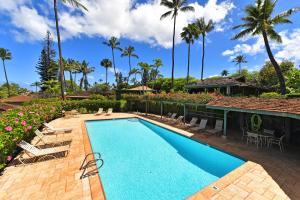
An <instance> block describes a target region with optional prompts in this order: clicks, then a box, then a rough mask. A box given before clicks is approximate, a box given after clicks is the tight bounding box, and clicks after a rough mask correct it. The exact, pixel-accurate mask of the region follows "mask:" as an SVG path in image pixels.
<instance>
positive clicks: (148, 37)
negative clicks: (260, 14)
mask: <svg viewBox="0 0 300 200" xmlns="http://www.w3.org/2000/svg"><path fill="white" fill-rule="evenodd" d="M3 1H5V2H3ZM1 2H2V3H1ZM12 2H13V1H9V3H8V4H7V0H0V10H5V11H7V12H6V13H8V15H9V16H10V18H11V23H12V24H13V25H14V27H15V28H16V29H14V32H15V35H16V37H17V39H18V40H21V36H23V38H24V39H25V38H26V39H27V38H28V37H29V38H30V39H31V40H41V39H42V38H43V35H42V34H41V33H43V34H45V32H46V31H47V30H48V29H50V30H51V32H53V33H55V31H54V21H53V20H49V19H48V17H47V13H46V12H43V13H38V12H37V9H36V8H34V6H32V5H31V3H30V2H31V1H30V0H16V1H14V2H13V3H12ZM81 2H82V3H83V4H84V5H85V6H86V7H87V8H88V12H86V11H83V13H79V12H78V11H77V10H75V9H73V8H70V7H69V6H68V7H67V8H66V7H64V9H60V13H59V17H60V26H61V32H62V39H64V40H65V39H69V38H73V37H79V36H80V35H87V36H90V37H93V36H102V37H110V36H116V37H126V38H129V39H132V40H135V41H141V42H146V43H149V44H151V45H160V46H163V47H166V48H169V47H171V44H172V26H173V23H172V19H171V18H167V19H164V20H160V16H161V15H162V14H163V13H164V12H166V11H167V9H166V8H165V7H163V6H160V0H148V1H147V2H145V3H136V0H122V1H120V0H110V1H106V0H82V1H81ZM1 4H2V5H1ZM190 5H192V6H194V8H195V12H189V13H179V16H178V20H177V27H176V29H177V33H176V43H179V42H181V39H180V36H179V35H180V30H182V28H183V27H184V26H186V25H187V24H188V23H189V22H191V21H194V20H195V19H197V18H199V17H203V16H204V17H205V18H206V19H207V20H208V19H212V20H213V21H214V22H215V23H216V26H217V29H216V31H223V30H224V28H223V25H224V22H223V20H224V19H225V18H226V16H227V15H228V13H229V12H230V11H231V10H232V9H233V8H234V5H233V3H232V2H231V1H230V0H226V1H222V2H221V3H218V2H217V0H209V1H208V2H207V3H206V4H205V5H200V4H199V3H198V2H194V3H192V4H190ZM40 6H41V5H37V7H40ZM49 9H52V8H49ZM20 14H21V16H20ZM31 24H32V25H31ZM37 24H38V25H39V26H40V27H39V28H38V29H37V26H36V25H37ZM24 33H25V34H24Z"/></svg>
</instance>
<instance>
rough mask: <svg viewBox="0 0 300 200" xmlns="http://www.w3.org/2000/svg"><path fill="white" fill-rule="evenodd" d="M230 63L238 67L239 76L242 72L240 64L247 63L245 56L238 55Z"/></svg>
mask: <svg viewBox="0 0 300 200" xmlns="http://www.w3.org/2000/svg"><path fill="white" fill-rule="evenodd" d="M232 62H235V64H236V65H238V66H239V74H240V73H241V70H242V63H247V62H248V61H247V60H246V56H244V55H238V56H236V57H235V58H234V59H233V60H232Z"/></svg>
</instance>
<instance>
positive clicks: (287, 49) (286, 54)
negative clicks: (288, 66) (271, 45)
mask: <svg viewBox="0 0 300 200" xmlns="http://www.w3.org/2000/svg"><path fill="white" fill-rule="evenodd" d="M280 35H281V37H282V44H280V45H279V46H278V51H277V53H276V54H275V57H276V58H277V59H279V60H283V59H287V60H292V61H294V62H297V63H300V29H299V28H298V29H294V30H293V31H291V32H288V31H283V32H281V33H280Z"/></svg>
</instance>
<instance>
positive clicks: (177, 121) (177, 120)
mask: <svg viewBox="0 0 300 200" xmlns="http://www.w3.org/2000/svg"><path fill="white" fill-rule="evenodd" d="M183 118H184V116H179V117H178V118H177V119H173V123H174V124H176V123H178V124H182V123H183Z"/></svg>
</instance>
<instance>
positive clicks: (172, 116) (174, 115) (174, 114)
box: [169, 113, 177, 120]
mask: <svg viewBox="0 0 300 200" xmlns="http://www.w3.org/2000/svg"><path fill="white" fill-rule="evenodd" d="M176 115H177V113H173V114H172V115H171V117H170V118H169V120H174V119H175V117H176Z"/></svg>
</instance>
